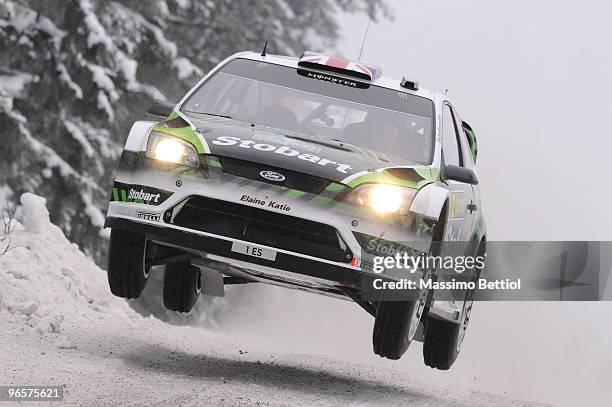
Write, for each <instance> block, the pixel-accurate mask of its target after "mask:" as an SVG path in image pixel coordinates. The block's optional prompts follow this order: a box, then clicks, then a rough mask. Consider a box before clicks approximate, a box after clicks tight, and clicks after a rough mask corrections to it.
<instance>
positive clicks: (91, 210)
mask: <svg viewBox="0 0 612 407" xmlns="http://www.w3.org/2000/svg"><path fill="white" fill-rule="evenodd" d="M81 199H82V200H83V203H84V204H85V214H86V215H87V216H89V219H90V220H91V224H92V225H94V226H97V227H99V228H100V236H102V237H110V230H104V229H103V227H104V219H105V216H104V214H103V213H102V211H101V210H100V208H98V207H97V206H96V205H95V204H94V203H93V198H92V196H91V193H89V192H84V193H82V194H81Z"/></svg>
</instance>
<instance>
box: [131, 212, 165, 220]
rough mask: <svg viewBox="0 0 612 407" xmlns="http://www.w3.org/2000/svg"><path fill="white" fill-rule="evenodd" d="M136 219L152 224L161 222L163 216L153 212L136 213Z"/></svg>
mask: <svg viewBox="0 0 612 407" xmlns="http://www.w3.org/2000/svg"><path fill="white" fill-rule="evenodd" d="M136 217H137V218H138V219H144V220H148V221H151V222H159V219H160V218H161V215H160V214H159V213H152V212H138V213H136Z"/></svg>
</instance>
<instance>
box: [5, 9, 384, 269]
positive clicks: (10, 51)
mask: <svg viewBox="0 0 612 407" xmlns="http://www.w3.org/2000/svg"><path fill="white" fill-rule="evenodd" d="M383 1H384V0H354V1H350V0H309V1H302V0H257V1H255V0H248V1H247V0H245V1H237V0H215V1H213V0H156V1H154V0H123V1H111V0H67V1H40V0H0V52H1V55H2V58H1V59H0V192H2V194H3V195H5V196H7V195H8V196H10V195H12V196H13V199H16V197H18V196H19V195H20V193H21V192H25V191H31V192H35V193H37V194H39V195H43V196H45V197H47V199H48V206H49V210H50V213H51V219H52V221H53V222H54V223H56V224H58V225H59V226H60V227H61V228H62V229H63V230H64V232H65V233H66V235H67V236H68V237H69V238H70V239H71V240H72V241H74V242H77V243H79V244H80V245H81V247H82V248H83V249H84V251H85V252H86V253H88V254H89V255H92V256H93V257H94V258H95V259H96V260H97V261H98V262H101V263H104V262H103V258H104V253H105V250H106V235H105V232H104V231H103V229H102V225H103V222H104V213H105V208H106V202H107V198H108V195H109V191H110V186H111V183H112V175H113V170H114V168H115V163H116V160H117V158H118V157H119V154H120V152H121V148H122V145H123V142H124V141H125V138H126V137H127V133H128V131H129V128H130V126H131V123H132V122H133V121H134V120H138V119H141V118H142V117H143V114H144V112H145V110H146V108H147V107H148V106H149V105H150V104H151V103H152V102H153V101H176V100H178V98H179V97H180V96H181V95H182V94H183V93H184V92H185V91H186V90H187V89H188V88H189V87H190V86H191V85H193V83H194V82H195V81H197V80H198V79H199V78H200V77H201V76H202V75H203V73H204V72H206V71H207V70H209V69H210V68H211V67H212V66H213V65H214V64H216V63H217V62H219V61H220V60H222V59H223V58H225V57H226V56H228V55H230V54H232V53H234V52H236V51H239V50H248V49H260V48H261V46H262V45H263V43H264V41H265V40H267V41H269V44H268V50H269V51H270V52H272V53H281V54H289V55H298V54H299V52H301V51H302V50H304V49H320V50H321V49H322V50H325V49H329V48H330V47H332V46H333V44H334V40H335V39H336V37H337V35H338V30H339V27H338V22H337V21H336V18H337V16H338V15H339V14H338V13H339V12H361V13H368V14H369V15H371V16H372V17H373V18H374V19H377V18H384V17H386V16H388V15H389V13H388V10H387V9H386V7H385V5H384V4H383Z"/></svg>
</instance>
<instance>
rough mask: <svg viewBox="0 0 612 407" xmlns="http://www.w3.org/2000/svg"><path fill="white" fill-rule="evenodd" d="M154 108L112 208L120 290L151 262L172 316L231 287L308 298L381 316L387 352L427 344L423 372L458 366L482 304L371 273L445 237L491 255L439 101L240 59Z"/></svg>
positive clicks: (315, 68) (309, 64)
mask: <svg viewBox="0 0 612 407" xmlns="http://www.w3.org/2000/svg"><path fill="white" fill-rule="evenodd" d="M149 113H150V114H152V115H155V116H157V117H159V118H160V119H159V120H158V121H138V122H136V123H135V124H134V125H133V127H132V130H131V131H130V134H129V137H128V140H127V143H126V145H125V149H124V151H123V154H122V156H121V160H120V162H119V167H118V170H117V174H116V178H115V183H114V186H113V190H112V195H111V202H110V205H109V208H108V214H107V219H106V226H107V227H110V228H111V229H112V231H111V240H110V248H109V265H108V279H109V283H110V288H111V291H112V292H113V294H115V295H117V296H120V297H125V298H134V297H138V296H139V295H140V293H141V292H142V290H143V288H144V286H145V284H146V282H147V279H148V277H149V273H150V270H151V267H152V266H155V265H165V272H164V288H163V294H164V303H165V306H166V307H167V308H168V309H170V310H174V311H179V312H189V311H190V310H191V309H192V307H193V306H194V304H195V302H196V301H197V299H198V297H199V295H201V294H204V295H220V296H222V295H223V293H224V286H225V285H227V284H236V283H254V282H260V283H269V284H276V285H281V286H285V287H289V288H296V289H300V290H306V291H309V292H313V293H318V294H323V295H328V296H333V297H337V298H341V299H347V300H352V301H355V302H356V303H357V304H359V305H360V306H361V307H362V308H363V309H365V310H366V311H367V312H369V313H370V314H372V315H373V316H374V318H375V320H374V329H373V346H374V352H375V353H377V354H378V355H380V356H383V357H387V358H390V359H399V358H400V357H401V356H402V355H403V353H404V352H405V351H406V349H407V348H408V345H409V344H410V342H411V341H412V340H419V341H423V342H424V348H423V349H424V359H425V363H426V364H427V365H429V366H431V367H435V368H439V369H448V368H449V367H450V366H451V365H452V363H453V362H454V360H455V359H456V357H457V354H458V353H459V350H460V347H461V342H462V340H463V337H464V334H465V330H466V328H467V323H468V321H469V314H470V310H471V307H472V295H473V293H472V292H471V291H468V292H465V293H463V294H462V295H463V297H461V298H459V299H458V300H455V299H449V298H439V297H438V296H436V292H434V290H432V289H427V288H420V289H416V290H411V292H410V295H408V296H407V297H405V298H400V299H399V300H397V299H394V298H391V296H387V294H389V293H386V292H384V290H382V291H379V290H377V289H378V288H380V287H381V286H382V284H383V283H389V282H398V281H401V280H402V279H403V276H401V275H400V274H398V273H397V272H396V271H397V270H383V271H382V273H379V272H375V271H374V270H373V265H374V263H375V262H376V258H380V257H381V256H388V255H391V254H398V253H412V254H415V253H416V254H431V253H432V252H433V251H434V247H439V246H440V245H439V244H436V243H442V242H444V241H446V240H453V241H464V242H470V243H474V244H475V245H471V246H470V247H472V246H473V247H475V249H474V251H476V252H479V253H483V252H484V247H485V236H486V228H485V222H484V217H483V216H482V212H481V210H480V193H479V187H478V180H477V175H476V170H475V161H476V138H475V136H474V132H473V131H472V129H471V128H470V127H469V125H467V123H465V122H462V121H461V119H460V118H459V115H458V114H457V111H456V110H455V108H454V107H453V106H452V104H451V103H450V102H449V100H448V99H447V98H446V97H445V96H444V95H442V94H439V93H432V92H429V91H427V90H424V89H420V88H419V86H418V84H417V83H416V82H412V81H408V80H405V79H403V80H401V81H400V80H397V79H392V78H388V77H384V76H382V75H381V70H380V68H378V67H375V66H371V65H368V64H365V63H362V62H358V61H349V60H346V59H343V58H338V57H332V56H328V55H323V54H319V53H314V52H305V53H304V54H303V55H302V56H301V57H300V58H291V57H285V56H276V55H265V52H264V53H263V54H261V55H260V54H258V53H253V52H242V53H238V54H235V55H232V56H231V57H229V58H227V59H226V60H224V61H223V62H221V63H220V64H219V65H218V66H216V67H215V68H214V69H213V70H212V71H211V72H210V73H208V75H206V77H204V78H203V79H202V80H201V81H200V82H199V83H198V84H197V85H196V86H194V87H193V89H191V90H190V91H189V92H188V93H187V94H186V95H185V97H184V98H183V99H182V100H181V101H180V102H179V103H177V104H176V105H172V106H165V105H156V106H154V107H152V108H151V109H150V110H149ZM465 254H472V253H465ZM410 277H411V278H417V277H420V278H434V279H435V278H436V271H435V270H433V271H430V270H424V269H423V270H417V272H416V273H412V274H411V276H410ZM387 286H388V285H387Z"/></svg>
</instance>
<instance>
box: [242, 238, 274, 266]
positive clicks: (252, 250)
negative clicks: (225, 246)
mask: <svg viewBox="0 0 612 407" xmlns="http://www.w3.org/2000/svg"><path fill="white" fill-rule="evenodd" d="M232 251H233V252H236V253H240V254H246V255H247V256H253V257H260V258H262V259H266V260H270V261H274V260H276V252H275V251H274V250H270V249H265V248H263V247H259V246H255V245H252V244H247V243H240V242H232Z"/></svg>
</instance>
